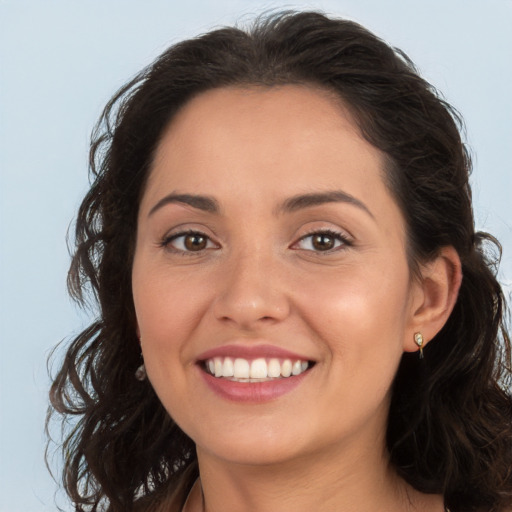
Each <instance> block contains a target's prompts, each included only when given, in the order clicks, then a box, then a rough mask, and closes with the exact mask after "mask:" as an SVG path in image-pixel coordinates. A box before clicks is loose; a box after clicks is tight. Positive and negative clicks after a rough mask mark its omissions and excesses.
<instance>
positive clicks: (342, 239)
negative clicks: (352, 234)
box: [292, 229, 353, 254]
mask: <svg viewBox="0 0 512 512" xmlns="http://www.w3.org/2000/svg"><path fill="white" fill-rule="evenodd" d="M318 235H320V236H327V237H331V238H333V239H334V240H335V242H339V245H337V246H335V247H333V248H331V249H327V250H325V251H320V250H316V251H315V250H313V249H304V250H306V251H310V252H314V253H317V254H322V253H324V254H330V253H333V252H336V251H339V250H343V249H346V248H347V247H351V246H352V245H353V243H352V240H350V239H349V238H348V237H347V236H346V235H344V234H342V233H340V232H338V231H334V230H332V229H316V230H314V231H311V232H310V233H308V234H306V235H304V236H302V237H301V238H300V239H299V240H298V241H297V242H295V243H294V244H293V245H292V248H293V247H294V246H296V245H297V244H299V243H300V242H302V241H304V240H307V239H308V238H311V239H312V237H314V236H318Z"/></svg>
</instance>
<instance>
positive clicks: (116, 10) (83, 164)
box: [0, 0, 512, 512]
mask: <svg viewBox="0 0 512 512" xmlns="http://www.w3.org/2000/svg"><path fill="white" fill-rule="evenodd" d="M276 7H281V8H282V7H287V8H290V7H300V8H305V7H308V8H318V9H323V10H325V11H327V12H329V13H331V14H335V15H340V16H345V17H349V18H352V19H355V20H356V21H359V22H361V23H363V24H364V25H366V26H367V27H368V28H370V29H372V30H373V31H375V32H376V33H377V34H379V35H380V36H382V37H383V38H384V39H386V40H388V41H389V42H391V43H392V44H393V45H395V46H398V47H400V48H402V49H404V50H405V51H406V52H407V53H408V54H409V55H410V56H411V57H412V59H413V60H414V61H415V62H416V63H417V65H418V66H419V68H420V69H421V71H422V72H423V74H424V76H425V77H426V78H427V79H429V80H430V81H431V82H432V83H434V84H435V85H436V86H438V87H439V88H440V89H441V90H442V91H443V92H444V94H445V96H446V98H447V99H448V101H450V102H451V103H453V104H454V105H455V106H456V107H457V108H458V109H459V110H460V111H461V112H462V113H463V115H464V117H465V119H466V123H467V127H468V135H467V140H468V142H469V144H470V145H471V147H472V149H473V151H474V154H475V155H476V156H475V174H474V176H473V184H474V198H475V209H476V214H477V223H478V227H479V228H484V229H486V230H489V231H491V232H493V233H494V234H495V235H496V236H497V237H498V238H499V239H500V240H501V241H502V243H503V245H504V258H503V264H502V271H501V272H502V273H501V277H502V280H503V281H504V282H505V284H506V288H507V290H508V292H509V293H510V290H511V281H512V228H511V225H512V206H511V199H512V169H511V160H512V157H511V146H512V95H511V94H510V84H511V83H512V72H511V67H512V66H511V64H512V31H511V30H510V27H511V26H512V1H511V0H485V1H484V0H478V1H477V0H429V1H427V2H426V1H419V0H387V1H385V0H339V1H334V0H332V1H327V0H325V1H318V2H297V3H295V4H284V3H282V2H262V1H258V0H246V1H241V0H239V1H237V0H215V1H211V2H208V1H205V0H187V1H184V2H173V1H157V0H146V1H142V0H140V1H133V0H103V1H101V0H87V1H86V0H82V1H78V0H46V1H45V0H40V1H36V0H32V1H23V0H0V66H1V67H0V169H1V178H0V180H1V181H0V222H1V225H0V228H1V233H0V249H1V264H0V337H1V352H0V379H1V380H0V385H1V387H0V400H1V402H0V411H1V422H0V465H1V466H0V512H41V511H53V510H56V506H55V504H54V496H53V495H54V492H55V489H56V486H55V484H54V483H53V482H52V480H51V479H50V477H49V476H48V473H47V471H46V468H45V466H44V462H43V451H44V437H43V423H44V416H45V410H46V405H47V390H48V386H49V380H48V377H47V373H46V359H47V357H48V355H49V351H50V349H51V347H53V346H54V345H55V344H56V343H57V342H58V341H59V340H61V339H63V338H68V337H70V336H71V335H72V334H73V333H77V332H79V330H80V328H81V327H83V326H84V325H85V322H86V316H85V315H81V314H79V313H78V312H77V310H76V308H75V307H74V306H73V305H72V304H71V302H70V300H69V299H68V298H67V295H66V289H65V278H66V271H67V266H68V261H69V257H68V254H67V249H66V243H65V235H66V230H67V228H68V225H69V223H70V222H71V221H72V219H73V217H74V215H75V211H76V209H77V207H78V205H79V202H80V199H81V197H82V196H83V194H84V192H85V191H86V189H87V151H88V136H89V133H90V131H91V128H92V126H93V124H94V122H95V120H96V119H97V117H98V116H99V114H100V111H101V109H102V106H103V105H104V103H105V102H106V101H107V100H108V99H109V97H110V96H111V94H112V93H113V92H114V91H115V90H116V89H117V88H118V87H119V86H121V85H122V84H123V83H124V82H125V81H126V80H127V79H128V78H129V77H131V76H132V75H134V74H135V73H136V72H137V71H138V70H139V69H140V68H142V67H143V66H144V65H146V64H148V63H149V62H150V61H151V60H152V59H153V58H154V57H156V56H157V55H158V54H159V53H160V52H161V51H163V50H164V49H165V48H166V47H167V46H168V45H169V44H171V43H174V42H176V41H178V40H180V39H182V38H184V37H189V36H193V35H196V34H198V33H200V32H204V31H206V30H208V29H210V28H213V27H215V26H219V25H224V24H232V23H233V22H235V21H236V20H238V19H240V17H241V16H243V15H249V17H250V16H251V15H252V14H254V13H259V12H260V11H261V10H262V9H269V8H276ZM58 502H59V503H60V504H62V505H63V507H64V509H65V510H71V507H70V505H68V504H66V502H65V500H64V499H63V498H62V496H61V497H60V498H59V499H58Z"/></svg>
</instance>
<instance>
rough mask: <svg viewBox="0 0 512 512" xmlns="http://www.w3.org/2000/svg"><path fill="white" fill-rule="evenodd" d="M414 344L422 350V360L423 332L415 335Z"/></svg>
mask: <svg viewBox="0 0 512 512" xmlns="http://www.w3.org/2000/svg"><path fill="white" fill-rule="evenodd" d="M414 343H416V345H418V347H419V348H420V359H423V334H421V332H416V333H414Z"/></svg>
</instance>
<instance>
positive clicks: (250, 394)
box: [199, 368, 310, 403]
mask: <svg viewBox="0 0 512 512" xmlns="http://www.w3.org/2000/svg"><path fill="white" fill-rule="evenodd" d="M199 371H200V372H201V375H202V377H203V379H204V381H205V382H206V384H207V385H208V386H209V388H210V389H211V390H212V391H214V392H215V393H216V394H217V395H219V396H220V397H222V398H224V399H226V400H231V401H232V402H245V403H263V402H270V401H272V400H276V399H277V398H279V397H281V396H283V395H285V394H287V393H289V392H290V391H292V390H294V389H295V388H296V387H297V386H298V385H299V384H300V383H301V382H302V381H303V380H304V379H305V378H306V377H307V375H308V374H309V372H310V370H306V371H305V372H304V373H301V374H300V375H295V376H292V377H286V378H282V379H275V380H268V381H265V382H236V381H232V380H229V379H225V378H222V377H220V378H219V377H214V376H213V375H210V374H209V373H206V372H205V371H204V370H203V369H201V368H199Z"/></svg>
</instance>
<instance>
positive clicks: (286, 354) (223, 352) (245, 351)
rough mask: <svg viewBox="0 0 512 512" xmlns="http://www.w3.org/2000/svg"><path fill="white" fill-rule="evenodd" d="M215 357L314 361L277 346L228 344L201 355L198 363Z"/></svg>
mask: <svg viewBox="0 0 512 512" xmlns="http://www.w3.org/2000/svg"><path fill="white" fill-rule="evenodd" d="M214 357H234V358H237V357H238V358H241V359H248V360H252V359H258V358H260V357H264V358H278V359H292V360H294V361H311V360H312V359H311V358H310V357H308V356H305V355H303V354H297V353H295V352H291V351H290V350H286V349H284V348H281V347H277V346H275V345H247V344H244V345H239V344H228V345H222V346H220V347H216V348H212V349H209V350H206V351H205V352H203V353H201V354H200V355H199V356H198V357H197V360H198V361H206V360H208V359H212V358H214Z"/></svg>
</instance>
